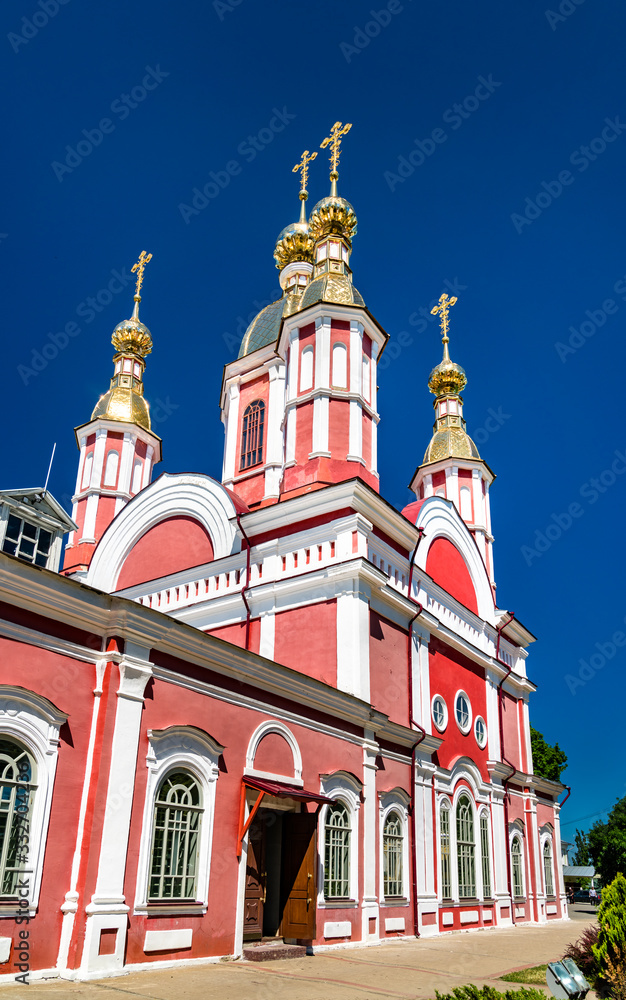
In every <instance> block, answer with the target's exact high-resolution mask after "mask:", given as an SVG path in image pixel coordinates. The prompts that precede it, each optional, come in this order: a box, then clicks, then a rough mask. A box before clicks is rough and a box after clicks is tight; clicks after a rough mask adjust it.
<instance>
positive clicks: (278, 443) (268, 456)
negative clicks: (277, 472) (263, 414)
mask: <svg viewBox="0 0 626 1000" xmlns="http://www.w3.org/2000/svg"><path fill="white" fill-rule="evenodd" d="M268 374H269V399H268V407H267V409H268V413H267V440H266V446H265V463H266V465H281V466H282V462H283V432H282V430H281V427H282V422H283V417H284V415H285V366H284V365H282V364H276V365H274V366H273V367H272V368H270V370H269V373H268Z"/></svg>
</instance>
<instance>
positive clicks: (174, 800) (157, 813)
mask: <svg viewBox="0 0 626 1000" xmlns="http://www.w3.org/2000/svg"><path fill="white" fill-rule="evenodd" d="M201 816H202V802H201V795H200V787H199V785H198V783H197V781H196V779H195V778H194V777H193V776H192V775H191V774H189V773H188V772H186V771H176V772H174V773H173V774H169V775H167V777H166V778H165V779H164V780H163V781H162V783H161V785H160V787H159V790H158V792H157V797H156V802H155V808H154V828H153V835H152V854H151V862H150V887H149V891H148V896H149V899H151V900H156V899H194V900H195V898H196V891H197V867H198V838H199V833H200V820H201Z"/></svg>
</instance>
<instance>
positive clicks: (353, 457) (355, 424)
mask: <svg viewBox="0 0 626 1000" xmlns="http://www.w3.org/2000/svg"><path fill="white" fill-rule="evenodd" d="M348 461H349V462H362V461H363V407H362V406H361V404H360V402H359V401H358V399H351V400H350V433H349V439H348Z"/></svg>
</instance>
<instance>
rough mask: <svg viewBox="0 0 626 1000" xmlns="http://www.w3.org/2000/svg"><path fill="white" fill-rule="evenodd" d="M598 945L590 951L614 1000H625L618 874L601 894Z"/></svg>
mask: <svg viewBox="0 0 626 1000" xmlns="http://www.w3.org/2000/svg"><path fill="white" fill-rule="evenodd" d="M598 924H599V925H600V927H599V931H598V943H597V944H596V945H593V947H592V951H593V954H594V957H595V959H596V961H597V963H598V969H599V971H600V974H601V975H602V977H603V978H604V979H605V980H606V981H607V982H608V983H609V984H610V986H611V993H612V995H613V997H614V998H615V1000H626V878H624V876H623V875H622V873H621V872H618V874H617V875H616V877H615V878H614V879H613V881H612V882H611V884H610V885H608V886H607V887H606V888H605V889H603V890H602V902H601V904H600V906H599V908H598Z"/></svg>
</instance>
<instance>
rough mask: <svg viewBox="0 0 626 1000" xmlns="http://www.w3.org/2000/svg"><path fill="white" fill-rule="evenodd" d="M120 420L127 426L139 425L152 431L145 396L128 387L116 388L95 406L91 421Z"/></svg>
mask: <svg viewBox="0 0 626 1000" xmlns="http://www.w3.org/2000/svg"><path fill="white" fill-rule="evenodd" d="M98 417H104V419H105V420H120V421H122V422H123V423H125V424H138V425H139V427H144V428H145V429H146V430H147V431H149V430H150V411H149V409H148V404H147V403H146V401H145V399H144V398H143V396H140V395H139V394H138V393H137V392H136V390H134V389H131V388H130V387H126V386H119V385H118V386H115V387H114V388H112V389H109V391H108V392H105V394H104V396H101V397H100V399H99V400H98V402H97V403H96V405H95V408H94V411H93V413H92V414H91V419H92V420H96V419H97V418H98Z"/></svg>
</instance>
